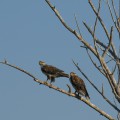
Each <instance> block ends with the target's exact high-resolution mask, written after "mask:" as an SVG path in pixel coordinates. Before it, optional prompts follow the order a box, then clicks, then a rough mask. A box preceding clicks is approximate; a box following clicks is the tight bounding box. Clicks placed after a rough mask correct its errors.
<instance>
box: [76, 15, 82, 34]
mask: <svg viewBox="0 0 120 120" xmlns="http://www.w3.org/2000/svg"><path fill="white" fill-rule="evenodd" d="M74 17H75V22H76V25H77V29H78V32H79V34H80V35H81V36H82V34H81V31H80V27H79V24H78V21H77V18H76V15H75V14H74Z"/></svg>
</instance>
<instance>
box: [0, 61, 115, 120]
mask: <svg viewBox="0 0 120 120" xmlns="http://www.w3.org/2000/svg"><path fill="white" fill-rule="evenodd" d="M0 63H1V64H4V65H7V66H10V67H12V68H14V69H17V70H19V71H21V72H23V73H25V74H27V75H28V76H30V77H32V78H33V80H34V81H35V82H37V83H39V84H43V85H45V86H47V87H49V88H52V89H54V90H56V91H59V92H61V93H63V94H66V95H68V96H71V97H74V98H76V99H78V100H81V101H82V102H84V103H85V104H87V105H88V106H89V107H91V108H93V109H94V110H96V111H97V112H99V113H100V114H101V115H103V116H104V117H106V118H107V119H109V120H115V119H114V118H113V117H112V116H110V115H109V114H107V113H106V112H104V111H103V110H101V109H100V108H98V107H97V106H96V105H94V104H93V103H91V102H90V101H88V100H87V99H85V98H83V97H81V96H76V95H75V94H74V93H70V92H67V91H65V90H63V89H61V88H58V87H56V86H54V85H52V84H50V83H47V82H46V81H42V80H40V79H37V78H36V77H34V76H33V75H32V74H31V73H29V72H27V71H25V70H23V69H22V68H19V67H17V66H15V65H12V64H9V63H7V62H0Z"/></svg>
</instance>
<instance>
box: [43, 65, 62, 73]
mask: <svg viewBox="0 0 120 120" xmlns="http://www.w3.org/2000/svg"><path fill="white" fill-rule="evenodd" d="M41 69H42V71H43V72H45V73H47V74H57V73H61V72H64V71H63V70H60V69H58V68H56V67H54V66H52V65H45V66H43V67H42V68H41Z"/></svg>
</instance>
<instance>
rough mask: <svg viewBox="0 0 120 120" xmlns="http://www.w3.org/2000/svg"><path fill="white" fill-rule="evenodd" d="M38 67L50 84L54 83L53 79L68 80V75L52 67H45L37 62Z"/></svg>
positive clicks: (41, 62)
mask: <svg viewBox="0 0 120 120" xmlns="http://www.w3.org/2000/svg"><path fill="white" fill-rule="evenodd" d="M39 65H40V66H41V71H42V72H43V73H44V74H45V75H46V76H47V80H50V83H51V82H55V78H57V77H67V78H69V75H68V74H66V73H64V71H63V70H60V69H58V68H56V67H54V66H52V65H47V64H46V63H45V62H43V61H39Z"/></svg>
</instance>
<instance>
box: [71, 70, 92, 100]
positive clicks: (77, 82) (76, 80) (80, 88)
mask: <svg viewBox="0 0 120 120" xmlns="http://www.w3.org/2000/svg"><path fill="white" fill-rule="evenodd" d="M70 82H71V84H72V86H73V87H74V89H75V94H76V93H78V95H79V94H80V95H83V96H85V97H86V98H87V99H90V97H89V94H88V92H87V89H86V87H85V83H84V81H83V80H82V79H81V78H80V77H78V76H77V75H76V74H75V73H74V72H71V73H70Z"/></svg>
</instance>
